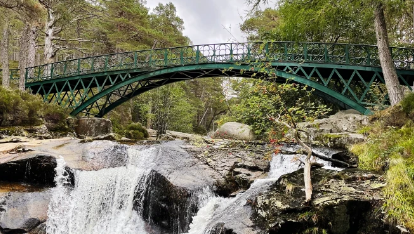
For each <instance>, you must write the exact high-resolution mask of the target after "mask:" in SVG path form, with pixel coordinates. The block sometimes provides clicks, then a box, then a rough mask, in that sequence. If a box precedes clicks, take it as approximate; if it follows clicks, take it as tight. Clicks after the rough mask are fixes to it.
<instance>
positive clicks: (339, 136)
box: [314, 133, 365, 149]
mask: <svg viewBox="0 0 414 234" xmlns="http://www.w3.org/2000/svg"><path fill="white" fill-rule="evenodd" d="M314 139H315V140H316V142H317V144H318V145H321V146H325V147H330V148H334V149H346V148H347V147H348V146H350V145H353V144H357V143H361V142H363V141H365V136H364V135H362V134H358V133H326V134H316V135H315V136H314Z"/></svg>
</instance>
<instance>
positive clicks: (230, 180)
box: [186, 141, 271, 197]
mask: <svg viewBox="0 0 414 234" xmlns="http://www.w3.org/2000/svg"><path fill="white" fill-rule="evenodd" d="M239 143H240V145H232V144H234V142H226V141H215V142H214V145H208V146H205V147H196V148H188V149H186V150H187V151H188V152H190V154H192V155H194V157H196V158H198V159H199V160H200V161H202V162H204V163H205V165H207V166H208V167H210V168H211V169H213V170H215V171H216V172H217V173H218V174H219V175H220V178H218V179H217V181H216V184H215V185H216V187H217V190H216V192H217V193H218V195H220V196H224V197H228V196H233V195H234V194H233V193H235V192H237V191H243V190H246V189H248V188H249V187H250V185H251V184H252V183H253V182H254V180H255V179H258V178H263V177H264V176H265V175H266V173H267V172H268V171H269V168H270V161H269V160H267V159H266V158H265V157H264V155H265V154H266V153H268V152H270V151H271V150H270V149H267V148H266V146H263V145H250V144H244V143H241V142H239Z"/></svg>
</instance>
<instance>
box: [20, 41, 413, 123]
mask: <svg viewBox="0 0 414 234" xmlns="http://www.w3.org/2000/svg"><path fill="white" fill-rule="evenodd" d="M390 50H391V52H392V53H391V54H392V59H393V61H394V65H395V67H396V69H397V74H398V78H399V81H400V84H401V85H404V86H406V87H407V88H408V89H410V90H412V87H411V84H413V82H414V57H413V56H412V55H413V54H414V49H412V48H398V47H390ZM254 61H260V62H265V63H271V64H272V66H273V68H275V70H276V71H277V76H278V77H279V80H288V81H291V82H296V83H298V84H302V85H307V86H308V87H311V88H314V89H315V94H316V95H319V96H322V97H323V98H325V99H328V100H329V101H330V102H334V103H336V104H338V105H339V106H341V107H343V108H353V109H356V110H358V111H359V112H361V113H363V114H369V113H371V112H370V111H369V108H368V107H373V106H377V107H383V106H384V105H386V104H387V102H388V100H387V96H386V95H385V94H386V90H385V89H384V86H383V85H382V84H381V83H384V79H383V74H382V69H381V67H380V62H379V55H378V48H377V46H373V45H354V44H332V43H317V42H283V41H282V42H277V41H276V42H247V43H221V44H210V45H193V46H184V47H175V48H160V49H153V50H142V51H133V52H125V53H117V54H106V55H99V56H94V57H85V58H79V59H71V60H66V61H58V62H55V63H51V64H44V65H40V66H36V67H31V68H26V88H28V89H30V90H31V91H32V92H33V93H34V94H40V95H42V96H43V99H44V101H45V102H54V103H57V104H59V105H62V106H65V107H69V108H71V109H73V112H72V115H77V114H79V113H81V112H82V113H86V114H87V115H90V114H96V111H95V110H98V113H97V115H98V116H103V115H105V114H106V113H108V112H109V111H111V110H112V109H113V108H115V107H116V106H118V105H120V104H121V103H123V102H124V101H126V100H128V99H129V98H132V97H134V96H136V95H139V94H141V93H143V92H145V91H148V90H151V89H153V88H156V87H159V86H162V85H165V84H168V83H173V82H177V81H182V80H187V79H195V78H203V77H222V76H235V77H251V75H252V72H253V71H249V68H250V66H249V64H251V62H254ZM242 70H244V72H243V73H242V72H241V71H242ZM256 72H257V71H256ZM378 94H379V95H378ZM92 110H93V113H92V112H91V111H92Z"/></svg>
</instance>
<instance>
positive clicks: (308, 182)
mask: <svg viewBox="0 0 414 234" xmlns="http://www.w3.org/2000/svg"><path fill="white" fill-rule="evenodd" d="M294 131H295V140H296V141H297V142H298V143H299V145H300V146H301V147H302V148H303V149H304V150H305V151H306V153H307V155H306V159H305V168H304V171H303V179H304V181H305V196H306V198H305V202H310V201H311V200H312V191H313V187H312V179H311V167H312V163H311V157H312V148H311V147H309V146H308V145H306V144H305V143H304V142H303V141H302V140H301V139H300V136H299V132H298V131H297V130H296V129H294Z"/></svg>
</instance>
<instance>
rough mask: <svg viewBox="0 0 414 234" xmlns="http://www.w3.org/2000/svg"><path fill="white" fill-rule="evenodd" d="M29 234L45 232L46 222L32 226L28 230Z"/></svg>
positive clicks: (43, 233) (42, 233) (44, 233)
mask: <svg viewBox="0 0 414 234" xmlns="http://www.w3.org/2000/svg"><path fill="white" fill-rule="evenodd" d="M29 234H47V233H46V223H41V224H39V226H37V227H36V228H34V229H33V230H31V231H30V232H29Z"/></svg>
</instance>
